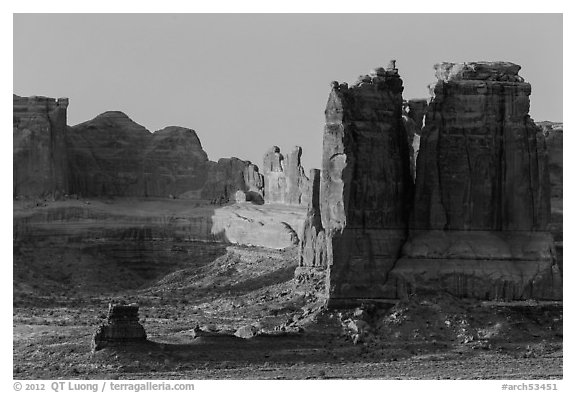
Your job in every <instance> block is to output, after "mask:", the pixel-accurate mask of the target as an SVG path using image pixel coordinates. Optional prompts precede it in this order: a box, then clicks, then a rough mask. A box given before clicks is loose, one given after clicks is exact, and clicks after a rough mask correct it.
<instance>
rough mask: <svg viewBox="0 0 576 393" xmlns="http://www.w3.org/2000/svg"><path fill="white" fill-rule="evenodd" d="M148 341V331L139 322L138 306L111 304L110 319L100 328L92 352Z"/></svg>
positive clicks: (95, 335)
mask: <svg viewBox="0 0 576 393" xmlns="http://www.w3.org/2000/svg"><path fill="white" fill-rule="evenodd" d="M145 341H146V331H145V330H144V327H143V326H142V325H141V324H140V322H139V321H138V306H137V305H135V304H130V305H120V304H112V303H110V305H109V308H108V319H107V320H106V322H105V323H103V324H102V325H100V326H99V327H98V330H97V331H96V333H95V334H94V337H93V341H92V350H93V351H98V350H100V349H103V348H105V347H107V346H110V345H123V344H127V343H138V342H145Z"/></svg>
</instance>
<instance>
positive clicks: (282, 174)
mask: <svg viewBox="0 0 576 393" xmlns="http://www.w3.org/2000/svg"><path fill="white" fill-rule="evenodd" d="M301 156H302V148H301V147H300V146H295V147H294V149H292V151H291V152H290V153H289V154H288V155H287V156H286V157H284V155H282V153H281V152H280V148H279V147H278V146H273V147H272V148H271V149H270V150H268V151H267V152H266V154H265V155H264V160H263V161H264V166H263V169H262V173H263V175H264V200H265V201H266V203H283V204H288V205H304V206H306V205H307V204H308V202H309V199H310V181H309V179H308V178H307V177H306V174H305V173H304V168H303V167H302V165H301V162H300V157H301Z"/></svg>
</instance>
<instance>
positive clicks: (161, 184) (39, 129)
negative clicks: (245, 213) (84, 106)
mask: <svg viewBox="0 0 576 393" xmlns="http://www.w3.org/2000/svg"><path fill="white" fill-rule="evenodd" d="M67 106H68V100H67V99H59V100H55V99H52V98H46V97H30V98H24V97H18V96H16V95H15V96H14V187H13V188H14V190H13V193H14V197H18V196H22V197H41V196H47V195H54V196H60V195H63V194H75V195H80V196H84V197H99V196H118V197H188V198H204V199H210V200H213V201H215V202H218V203H222V202H228V201H230V200H232V199H233V198H232V197H233V196H234V194H235V193H236V192H237V191H242V192H244V193H246V199H247V200H250V201H255V202H257V203H262V194H263V183H264V181H263V178H262V175H261V174H260V173H259V171H258V167H256V166H255V165H253V164H251V163H250V162H249V161H243V160H240V159H237V158H230V159H220V160H219V161H218V162H212V161H209V160H208V156H207V154H206V152H205V151H204V150H203V148H202V144H201V143H200V140H199V138H198V136H197V135H196V132H195V131H194V130H191V129H188V128H183V127H166V128H164V129H162V130H159V131H156V132H154V133H151V132H150V131H148V130H147V129H146V128H144V127H142V126H141V125H139V124H137V123H136V122H134V121H133V120H131V119H130V118H129V117H128V116H127V115H126V114H124V113H122V112H114V111H113V112H105V113H102V114H100V115H98V116H96V117H95V118H94V119H92V120H89V121H86V122H83V123H81V124H78V125H75V126H73V127H67V125H66V108H67Z"/></svg>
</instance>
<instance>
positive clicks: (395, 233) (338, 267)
mask: <svg viewBox="0 0 576 393" xmlns="http://www.w3.org/2000/svg"><path fill="white" fill-rule="evenodd" d="M402 91H403V86H402V79H400V76H399V75H398V70H397V69H396V67H395V63H394V61H392V62H391V63H390V65H389V66H388V67H387V68H386V69H384V68H378V69H376V70H374V71H373V72H372V73H371V74H370V75H364V76H361V77H360V79H359V81H358V82H357V83H356V84H354V85H353V86H351V87H348V85H347V84H340V83H338V82H333V83H332V90H331V92H330V96H329V98H328V104H327V106H326V111H325V114H326V126H325V128H324V141H323V158H322V172H321V180H320V186H319V188H320V190H319V214H320V218H321V225H320V222H319V221H318V218H317V216H318V213H317V211H316V210H317V209H316V208H315V206H314V205H312V206H311V209H310V212H309V215H308V219H307V220H306V223H305V230H304V233H303V235H302V237H303V242H304V244H301V246H300V248H301V261H300V265H302V266H315V265H325V266H327V267H328V274H327V275H328V287H329V289H328V291H329V294H328V295H329V299H330V300H329V301H330V303H331V304H333V305H335V304H337V303H345V302H347V301H349V300H356V299H359V298H383V297H390V294H389V293H388V290H387V288H386V286H385V282H386V280H387V277H388V273H389V272H390V270H391V269H392V268H393V266H394V263H395V262H396V260H397V258H398V257H399V255H400V250H401V247H402V245H403V244H404V241H405V239H406V236H407V228H408V214H409V211H410V207H411V195H412V179H411V177H410V157H409V149H408V143H407V135H406V130H405V128H404V123H403V121H402ZM315 234H316V235H315ZM319 234H320V235H319ZM321 236H325V247H326V251H325V259H326V261H325V262H324V261H323V260H322V259H323V258H324V251H323V249H322V247H324V245H323V242H324V241H323V240H322V239H319V237H321ZM307 242H311V243H312V244H310V245H309V244H307ZM314 243H315V244H316V245H314ZM317 247H320V249H316V248H317Z"/></svg>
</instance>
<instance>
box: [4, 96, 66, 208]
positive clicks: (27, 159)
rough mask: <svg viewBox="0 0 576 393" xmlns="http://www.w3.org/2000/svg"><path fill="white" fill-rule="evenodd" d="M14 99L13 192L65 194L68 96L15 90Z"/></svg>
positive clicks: (14, 194)
mask: <svg viewBox="0 0 576 393" xmlns="http://www.w3.org/2000/svg"><path fill="white" fill-rule="evenodd" d="M13 101H14V123H13V144H14V146H13V149H14V150H13V152H14V154H13V196H14V197H18V196H25V197H29V196H50V197H58V196H60V195H63V194H65V193H66V192H67V190H68V183H67V180H68V171H67V170H68V168H67V155H66V116H67V108H68V99H67V98H60V99H54V98H48V97H34V96H33V97H19V96H17V95H15V94H14V96H13Z"/></svg>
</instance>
